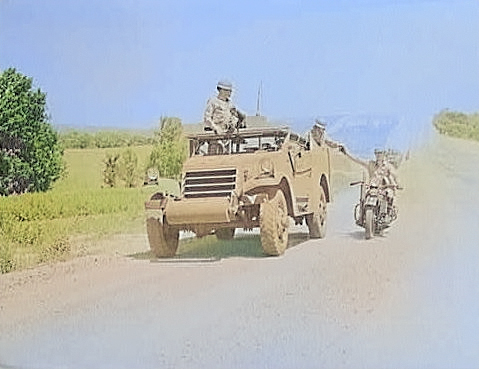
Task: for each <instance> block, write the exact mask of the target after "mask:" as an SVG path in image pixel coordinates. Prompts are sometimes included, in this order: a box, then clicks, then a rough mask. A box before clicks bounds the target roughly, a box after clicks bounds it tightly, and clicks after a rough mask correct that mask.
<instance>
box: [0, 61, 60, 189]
mask: <svg viewBox="0 0 479 369" xmlns="http://www.w3.org/2000/svg"><path fill="white" fill-rule="evenodd" d="M62 156H63V152H62V149H61V147H60V145H59V143H58V136H57V133H56V132H55V131H54V130H53V127H52V126H51V124H50V123H49V122H48V116H47V112H46V95H45V93H43V92H42V91H41V90H40V89H36V90H34V89H33V88H32V79H31V78H28V77H26V76H24V75H22V74H21V73H18V72H17V71H16V70H15V69H14V68H9V69H6V70H4V71H3V72H2V73H1V74H0V195H11V194H19V193H24V192H35V191H46V190H48V189H49V188H50V187H51V185H52V184H53V182H54V181H56V180H57V179H58V178H59V177H60V175H61V173H62V170H63V169H64V168H63V160H62Z"/></svg>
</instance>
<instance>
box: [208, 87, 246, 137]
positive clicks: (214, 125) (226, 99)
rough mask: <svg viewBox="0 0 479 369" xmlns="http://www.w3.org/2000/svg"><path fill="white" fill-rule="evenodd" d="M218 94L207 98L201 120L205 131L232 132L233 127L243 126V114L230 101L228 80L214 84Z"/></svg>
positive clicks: (230, 90) (231, 89)
mask: <svg viewBox="0 0 479 369" xmlns="http://www.w3.org/2000/svg"><path fill="white" fill-rule="evenodd" d="M216 88H217V90H218V95H217V96H215V97H212V98H210V99H209V100H208V103H207V105H206V109H205V113H204V117H203V122H204V124H205V130H206V131H214V132H215V133H225V132H232V131H233V130H234V129H235V128H244V127H246V125H245V124H244V123H243V122H244V119H245V117H246V116H245V115H244V114H243V113H241V112H240V111H239V110H238V109H236V107H235V106H234V104H233V103H232V102H231V92H232V91H233V86H232V84H231V83H230V82H228V81H219V82H218V85H217V86H216Z"/></svg>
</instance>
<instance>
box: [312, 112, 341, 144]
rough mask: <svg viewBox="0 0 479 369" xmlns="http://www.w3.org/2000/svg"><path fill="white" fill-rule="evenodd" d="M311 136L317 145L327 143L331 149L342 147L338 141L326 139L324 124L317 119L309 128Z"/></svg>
mask: <svg viewBox="0 0 479 369" xmlns="http://www.w3.org/2000/svg"><path fill="white" fill-rule="evenodd" d="M311 136H312V137H313V139H314V141H316V143H317V144H318V145H319V146H324V145H327V146H329V147H330V148H332V149H337V148H341V147H342V146H341V145H340V144H339V143H337V142H334V141H331V140H328V139H327V138H326V125H325V124H324V123H322V122H320V121H319V120H317V119H316V123H315V124H314V126H313V128H312V129H311Z"/></svg>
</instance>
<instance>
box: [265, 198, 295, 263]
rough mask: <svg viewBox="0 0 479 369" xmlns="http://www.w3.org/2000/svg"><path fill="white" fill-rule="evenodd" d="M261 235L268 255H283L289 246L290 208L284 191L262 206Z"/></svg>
mask: <svg viewBox="0 0 479 369" xmlns="http://www.w3.org/2000/svg"><path fill="white" fill-rule="evenodd" d="M259 224H260V234H261V245H262V247H263V252H264V253H265V254H266V255H270V256H278V255H282V254H283V253H284V251H285V250H286V247H287V246H288V207H287V204H286V199H285V197H284V194H283V191H281V190H279V191H277V192H276V195H275V196H274V197H273V199H271V200H266V201H264V202H262V203H261V205H260V222H259Z"/></svg>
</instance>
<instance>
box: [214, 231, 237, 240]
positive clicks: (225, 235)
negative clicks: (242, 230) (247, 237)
mask: <svg viewBox="0 0 479 369" xmlns="http://www.w3.org/2000/svg"><path fill="white" fill-rule="evenodd" d="M235 230H236V228H220V229H217V230H216V231H215V234H216V238H217V239H218V240H232V239H233V238H234V236H235Z"/></svg>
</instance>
